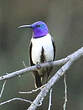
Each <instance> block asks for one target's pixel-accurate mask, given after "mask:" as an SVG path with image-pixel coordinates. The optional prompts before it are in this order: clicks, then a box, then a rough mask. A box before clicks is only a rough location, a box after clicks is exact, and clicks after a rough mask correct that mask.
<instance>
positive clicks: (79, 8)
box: [0, 0, 83, 110]
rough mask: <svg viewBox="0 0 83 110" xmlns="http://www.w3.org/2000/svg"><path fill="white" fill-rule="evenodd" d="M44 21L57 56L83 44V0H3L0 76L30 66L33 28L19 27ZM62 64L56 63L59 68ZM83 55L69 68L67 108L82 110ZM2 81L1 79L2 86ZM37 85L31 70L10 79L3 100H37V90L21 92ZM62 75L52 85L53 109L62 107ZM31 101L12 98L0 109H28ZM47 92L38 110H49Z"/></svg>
mask: <svg viewBox="0 0 83 110" xmlns="http://www.w3.org/2000/svg"><path fill="white" fill-rule="evenodd" d="M39 20H42V21H45V22H46V23H47V25H48V27H49V30H50V32H51V34H52V36H53V37H54V39H55V43H56V60H58V59H61V58H63V57H66V56H67V55H69V54H71V53H72V52H74V51H76V50H77V49H79V48H80V47H82V46H83V0H0V76H1V75H5V74H6V73H10V72H13V71H16V70H19V69H22V68H24V65H23V61H24V62H25V64H26V66H29V58H28V55H29V51H28V47H29V42H30V39H31V34H32V31H31V30H30V29H17V27H18V26H20V25H23V24H31V23H33V22H36V21H39ZM59 68H60V67H55V70H58V69H59ZM82 83H83V58H80V59H79V60H78V61H77V62H75V63H74V64H73V65H72V67H71V68H70V69H69V70H68V71H67V86H68V102H67V110H83V84H82ZM2 84H3V82H2V81H1V82H0V90H1V87H2ZM32 89H34V81H33V77H32V74H31V72H28V73H26V74H24V75H22V76H21V77H16V78H13V79H11V80H8V81H7V83H6V86H5V90H4V93H3V96H2V98H1V99H0V102H2V101H6V100H9V99H11V98H13V97H22V98H25V99H29V100H32V101H33V100H34V99H35V97H36V95H37V93H34V94H29V95H28V94H25V95H23V94H18V92H19V91H29V90H32ZM63 103H64V83H63V78H61V80H59V81H58V82H57V83H56V84H55V85H54V86H53V94H52V110H62V107H63ZM29 105H30V104H28V103H25V102H21V101H13V102H11V103H8V104H5V105H3V106H0V110H18V109H19V110H26V109H27V108H28V106H29ZM47 108H48V96H47V97H46V98H45V100H44V102H43V105H42V107H39V109H38V110H41V109H42V110H47Z"/></svg>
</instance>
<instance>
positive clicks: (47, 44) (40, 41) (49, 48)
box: [31, 34, 54, 64]
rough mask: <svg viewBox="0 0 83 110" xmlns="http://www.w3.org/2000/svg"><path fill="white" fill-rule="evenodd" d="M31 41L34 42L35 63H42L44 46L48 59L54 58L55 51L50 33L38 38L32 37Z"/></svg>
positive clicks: (33, 55) (33, 56)
mask: <svg viewBox="0 0 83 110" xmlns="http://www.w3.org/2000/svg"><path fill="white" fill-rule="evenodd" d="M31 42H32V61H33V63H34V64H37V63H40V56H41V51H42V47H43V48H44V54H45V58H46V61H52V60H53V57H54V51H53V45H52V40H51V35H50V34H47V35H46V36H45V37H41V38H37V39H34V38H32V39H31Z"/></svg>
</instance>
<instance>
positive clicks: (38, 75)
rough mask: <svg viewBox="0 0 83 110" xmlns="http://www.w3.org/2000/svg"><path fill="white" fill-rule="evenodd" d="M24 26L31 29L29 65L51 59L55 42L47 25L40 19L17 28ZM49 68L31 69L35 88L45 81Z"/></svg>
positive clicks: (49, 71) (50, 68)
mask: <svg viewBox="0 0 83 110" xmlns="http://www.w3.org/2000/svg"><path fill="white" fill-rule="evenodd" d="M24 27H26V28H31V29H32V31H33V34H32V38H31V42H30V47H29V48H30V49H29V54H30V64H31V66H33V65H36V64H40V63H44V62H50V61H53V60H54V59H55V44H54V40H53V37H52V36H51V35H50V33H49V31H48V27H47V25H46V24H45V23H44V22H42V21H38V22H35V23H33V24H31V25H22V26H19V28H24ZM51 70H52V67H44V68H39V69H37V70H35V71H33V74H34V78H35V86H36V87H37V88H38V87H41V86H42V84H43V82H44V83H46V81H47V79H48V77H49V75H50V73H51Z"/></svg>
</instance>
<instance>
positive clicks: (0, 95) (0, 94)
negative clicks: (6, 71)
mask: <svg viewBox="0 0 83 110" xmlns="http://www.w3.org/2000/svg"><path fill="white" fill-rule="evenodd" d="M6 82H7V80H5V81H4V83H3V86H2V89H1V93H0V98H1V97H2V94H3V91H4V88H5V84H6Z"/></svg>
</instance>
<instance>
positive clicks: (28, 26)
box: [18, 25, 32, 28]
mask: <svg viewBox="0 0 83 110" xmlns="http://www.w3.org/2000/svg"><path fill="white" fill-rule="evenodd" d="M18 28H32V25H22V26H19V27H18Z"/></svg>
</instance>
